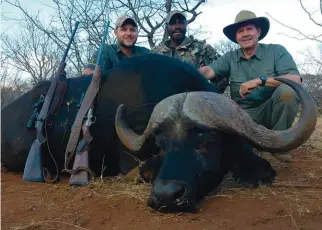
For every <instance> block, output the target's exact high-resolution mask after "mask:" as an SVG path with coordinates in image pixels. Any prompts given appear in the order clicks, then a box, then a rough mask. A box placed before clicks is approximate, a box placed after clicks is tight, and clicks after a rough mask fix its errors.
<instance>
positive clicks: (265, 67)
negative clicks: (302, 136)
mask: <svg viewBox="0 0 322 230" xmlns="http://www.w3.org/2000/svg"><path fill="white" fill-rule="evenodd" d="M269 28H270V22H269V20H268V19H267V18H266V17H256V15H255V14H254V13H253V12H251V11H246V10H243V11H241V12H239V13H238V14H237V16H236V18H235V22H234V23H233V24H231V25H228V26H226V27H225V28H224V29H223V32H224V34H225V35H226V36H227V38H228V39H230V40H231V41H232V42H234V43H238V44H239V46H240V49H236V50H233V51H230V52H227V53H226V54H225V55H223V56H222V57H220V58H218V59H217V60H216V61H214V62H212V63H211V64H210V65H208V66H204V67H201V68H200V69H199V71H200V72H201V73H202V74H203V75H204V76H205V77H206V78H207V79H209V80H211V81H213V80H214V79H215V78H221V77H228V78H229V81H230V93H231V98H232V99H233V100H234V101H236V102H237V103H238V104H239V105H240V107H242V108H243V109H245V110H246V111H247V112H248V113H249V114H250V116H251V117H252V118H253V120H255V121H256V122H258V123H260V124H261V125H264V126H265V127H267V128H269V129H273V130H285V129H288V128H290V127H291V126H292V124H293V121H294V119H295V116H296V113H297V112H298V106H299V101H298V98H297V96H296V94H295V92H294V91H293V89H291V88H290V87H289V86H287V85H285V84H282V83H281V82H278V81H276V80H274V79H273V77H275V76H280V77H284V78H288V79H291V80H293V81H296V82H298V83H301V77H300V73H299V71H298V69H297V67H296V64H295V62H294V60H293V58H292V56H291V55H290V53H289V52H288V51H287V50H286V49H285V47H283V46H282V45H277V44H262V43H259V42H258V41H260V40H262V39H263V38H265V36H266V35H267V33H268V31H269ZM217 80H218V79H217ZM274 156H275V157H276V158H278V159H280V160H281V161H285V162H289V161H291V156H290V155H289V154H279V155H276V154H275V155H274Z"/></svg>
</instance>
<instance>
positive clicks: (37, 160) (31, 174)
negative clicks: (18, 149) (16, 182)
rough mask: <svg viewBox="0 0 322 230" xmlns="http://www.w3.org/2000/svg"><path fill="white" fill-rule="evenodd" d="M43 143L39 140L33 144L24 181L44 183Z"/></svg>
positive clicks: (26, 165)
mask: <svg viewBox="0 0 322 230" xmlns="http://www.w3.org/2000/svg"><path fill="white" fill-rule="evenodd" d="M41 152H42V151H41V143H40V142H39V140H38V139H36V140H34V142H33V143H32V146H31V149H30V152H29V155H28V158H27V161H26V164H25V169H24V173H23V180H24V181H31V182H44V181H45V179H44V176H43V171H42V154H41Z"/></svg>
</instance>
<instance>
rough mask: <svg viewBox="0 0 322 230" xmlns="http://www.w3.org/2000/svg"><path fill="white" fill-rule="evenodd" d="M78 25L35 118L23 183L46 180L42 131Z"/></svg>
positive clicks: (44, 138)
mask: <svg viewBox="0 0 322 230" xmlns="http://www.w3.org/2000/svg"><path fill="white" fill-rule="evenodd" d="M78 24H79V22H76V23H75V28H74V30H73V33H72V36H71V38H70V40H69V43H68V45H67V48H66V50H65V52H64V55H63V58H62V60H61V62H60V64H59V68H58V70H57V72H56V74H55V78H54V80H53V82H52V83H51V85H50V87H49V90H48V92H47V94H46V97H45V99H44V103H43V105H42V108H41V110H40V113H39V115H38V117H37V120H36V130H37V138H36V140H34V142H33V143H32V145H31V148H30V150H29V154H28V157H27V161H26V164H25V168H24V173H23V180H24V181H32V182H44V181H45V180H46V179H47V178H44V175H43V173H44V172H43V165H42V157H43V149H44V144H45V143H46V141H47V138H46V137H45V135H44V133H43V130H44V128H46V127H44V126H45V125H46V119H47V117H48V112H49V108H50V105H51V103H52V100H53V97H54V94H55V91H56V86H57V82H58V81H59V78H60V76H61V75H62V73H63V72H64V70H65V66H66V62H65V61H66V57H67V54H68V51H69V49H70V46H71V43H72V41H73V40H74V37H75V33H76V30H77V27H78ZM57 179H58V169H57V176H56V178H55V180H54V181H56V180H57Z"/></svg>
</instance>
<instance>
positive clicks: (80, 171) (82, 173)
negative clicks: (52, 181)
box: [69, 108, 93, 186]
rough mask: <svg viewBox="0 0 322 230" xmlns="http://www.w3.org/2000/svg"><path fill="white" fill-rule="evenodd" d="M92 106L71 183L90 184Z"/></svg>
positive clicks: (85, 123)
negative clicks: (89, 150)
mask: <svg viewBox="0 0 322 230" xmlns="http://www.w3.org/2000/svg"><path fill="white" fill-rule="evenodd" d="M92 111H93V110H92V108H90V109H89V110H88V113H87V119H86V121H85V122H84V124H83V126H82V131H83V139H82V140H81V141H80V142H79V143H78V146H77V149H76V155H75V159H74V165H73V169H72V171H74V172H75V173H74V174H72V175H71V176H70V179H69V184H70V185H81V186H83V185H88V183H89V175H88V172H87V170H86V169H89V163H88V149H89V143H90V142H91V141H92V139H93V137H92V136H91V134H90V132H89V127H90V126H91V124H92Z"/></svg>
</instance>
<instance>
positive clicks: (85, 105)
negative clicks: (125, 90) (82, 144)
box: [65, 73, 101, 169]
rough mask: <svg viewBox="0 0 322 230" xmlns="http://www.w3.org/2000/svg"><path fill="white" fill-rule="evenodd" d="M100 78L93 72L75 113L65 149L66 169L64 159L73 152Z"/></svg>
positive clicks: (69, 157) (97, 89) (96, 91)
mask: <svg viewBox="0 0 322 230" xmlns="http://www.w3.org/2000/svg"><path fill="white" fill-rule="evenodd" d="M100 79H101V76H100V73H98V74H96V73H94V74H93V79H92V81H91V84H90V85H89V87H88V89H87V91H86V94H85V96H84V99H83V102H82V104H81V107H80V109H79V111H78V113H77V116H76V119H75V121H74V125H73V128H72V131H71V134H70V136H69V140H68V144H67V147H66V151H65V169H68V162H66V159H71V155H72V154H73V153H74V151H75V148H76V146H77V141H78V138H79V134H80V131H81V128H82V124H83V119H84V116H85V114H86V113H87V111H88V109H89V108H90V106H91V104H92V103H93V101H94V99H95V97H96V95H97V93H98V91H99V87H100Z"/></svg>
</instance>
